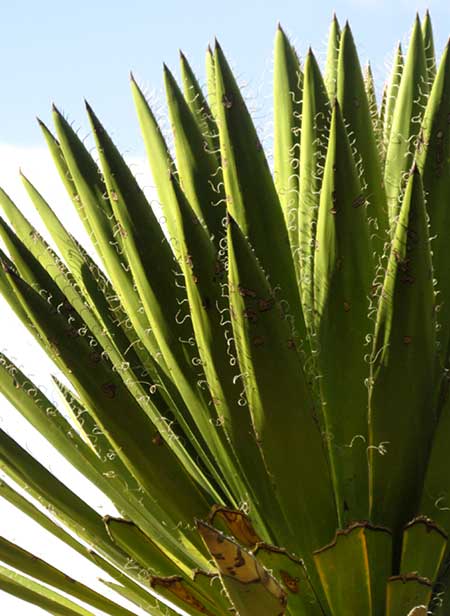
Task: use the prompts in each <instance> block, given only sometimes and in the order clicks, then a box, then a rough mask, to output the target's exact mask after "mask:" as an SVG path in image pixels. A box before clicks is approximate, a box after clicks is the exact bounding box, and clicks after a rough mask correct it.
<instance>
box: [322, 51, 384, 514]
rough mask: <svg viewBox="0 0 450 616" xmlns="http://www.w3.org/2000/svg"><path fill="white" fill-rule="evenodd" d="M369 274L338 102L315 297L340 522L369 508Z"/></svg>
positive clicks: (360, 205) (362, 208) (363, 216)
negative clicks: (367, 343) (365, 356)
mask: <svg viewBox="0 0 450 616" xmlns="http://www.w3.org/2000/svg"><path fill="white" fill-rule="evenodd" d="M345 45H346V44H345V40H344V41H343V42H342V46H341V51H342V49H345ZM372 280H373V264H372V251H371V248H370V240H369V226H368V222H367V213H366V201H365V195H364V192H363V190H362V188H361V185H360V182H359V179H358V174H357V171H356V167H355V163H354V160H353V156H352V150H351V146H350V143H349V139H348V136H347V133H346V130H345V126H344V121H343V118H342V115H341V111H340V107H339V105H338V104H337V103H336V104H335V106H334V110H333V117H332V120H331V128H330V138H329V142H328V152H327V158H326V163H325V170H324V175H323V181H322V189H321V195H320V206H319V216H318V223H317V236H316V252H315V268H314V297H315V315H316V326H315V330H316V332H317V342H318V347H319V354H318V359H317V364H318V368H319V370H320V374H321V379H320V383H319V386H320V390H321V396H322V405H323V408H322V415H323V421H324V428H325V431H326V436H327V441H328V449H329V455H330V463H331V469H332V474H333V482H334V488H335V495H336V505H337V510H338V516H339V523H340V525H341V526H342V525H345V524H347V523H348V522H349V521H354V520H361V519H367V513H368V470H367V454H366V447H367V388H366V385H365V379H366V378H367V376H368V366H367V363H366V362H365V360H364V355H365V351H366V349H365V344H366V336H367V334H368V332H369V331H370V321H369V318H368V310H369V295H370V292H371V286H372ZM342 340H345V345H346V352H345V353H344V354H343V353H342ZM349 375H351V380H349Z"/></svg>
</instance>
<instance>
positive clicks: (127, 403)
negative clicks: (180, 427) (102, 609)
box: [10, 274, 208, 524]
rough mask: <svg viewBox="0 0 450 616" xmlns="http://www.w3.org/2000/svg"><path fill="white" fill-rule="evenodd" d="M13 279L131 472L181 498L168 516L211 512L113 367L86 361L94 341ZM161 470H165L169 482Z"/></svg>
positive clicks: (160, 495)
mask: <svg viewBox="0 0 450 616" xmlns="http://www.w3.org/2000/svg"><path fill="white" fill-rule="evenodd" d="M10 279H11V282H12V285H13V288H14V290H15V292H16V294H17V295H18V297H19V298H20V300H21V301H22V303H23V304H24V305H25V306H26V307H27V310H28V311H29V312H30V313H31V314H32V315H33V320H34V323H35V325H36V327H37V328H38V330H39V331H40V333H41V336H42V337H43V338H45V339H47V340H48V341H49V343H50V344H51V347H52V349H53V354H54V355H55V356H56V357H57V358H58V361H59V363H62V364H63V365H64V366H65V370H66V372H67V373H68V375H69V378H70V380H71V382H72V384H73V385H74V387H75V388H76V389H77V391H78V393H79V395H80V398H81V400H82V402H83V403H84V404H85V405H86V406H87V407H88V408H89V410H90V412H91V413H92V415H93V416H94V417H95V419H96V421H97V423H98V425H99V426H100V427H101V429H102V430H103V432H104V433H105V434H106V435H107V436H108V439H109V440H110V441H111V444H112V445H113V447H114V449H115V450H116V451H117V453H118V455H119V457H120V458H121V460H122V461H123V463H124V464H125V466H126V467H127V468H128V470H129V471H130V472H131V473H132V474H133V475H134V477H135V478H136V480H137V481H138V482H139V483H140V484H142V486H143V487H144V489H146V490H147V491H148V492H149V493H150V494H153V495H154V497H155V498H156V499H157V500H159V501H160V502H161V503H165V501H167V495H168V492H167V489H168V485H169V484H172V488H171V489H170V490H169V492H170V491H173V493H174V494H177V499H176V502H175V501H173V500H172V499H170V500H171V502H172V505H173V506H174V508H172V507H171V506H169V504H168V503H165V504H164V508H165V509H166V511H167V517H168V518H169V519H170V517H171V516H173V518H172V519H174V520H176V521H177V522H178V521H180V520H183V519H185V520H189V519H192V518H193V517H194V516H195V515H196V512H198V511H202V510H203V511H204V510H205V509H204V508H205V506H206V508H207V509H208V504H207V503H208V500H207V497H206V495H205V493H204V492H203V488H201V487H200V486H197V487H196V486H195V483H193V480H192V478H189V477H188V475H187V474H186V472H185V471H184V469H183V467H182V466H181V465H180V464H179V463H178V461H177V459H176V457H175V455H174V454H173V453H172V451H171V450H170V449H169V448H168V447H166V446H165V445H164V441H163V439H161V440H158V439H155V436H156V435H157V434H158V432H157V430H156V428H155V427H154V426H153V425H152V424H151V423H150V421H149V419H148V418H147V417H146V415H145V414H144V412H143V411H142V410H141V409H140V407H138V406H137V404H136V402H135V401H134V399H133V397H132V396H131V394H130V393H129V392H128V390H127V389H126V387H125V385H124V384H123V382H122V380H121V379H120V377H118V376H117V375H116V374H115V372H114V371H113V370H112V369H111V364H110V362H109V361H108V360H106V359H104V358H100V361H97V362H96V364H95V370H93V369H92V368H91V367H90V366H89V365H87V364H86V361H85V359H84V358H85V357H86V356H88V355H89V352H90V348H91V347H90V342H89V340H87V339H86V338H85V337H83V336H79V335H76V336H74V335H73V333H71V329H70V325H68V324H67V322H66V320H65V319H64V317H62V316H61V315H60V314H59V313H58V312H57V311H55V310H54V308H53V307H52V306H51V304H48V302H46V301H45V300H43V299H42V298H41V297H40V296H39V295H38V294H37V293H36V292H35V291H33V290H32V289H31V288H30V287H29V286H28V285H27V284H26V283H25V282H24V281H23V280H21V279H20V278H18V277H16V276H14V275H12V274H10ZM123 409H126V413H124V412H123ZM161 469H164V481H162V475H161ZM172 482H173V483H172ZM158 486H159V487H158ZM177 522H175V524H176V523H177Z"/></svg>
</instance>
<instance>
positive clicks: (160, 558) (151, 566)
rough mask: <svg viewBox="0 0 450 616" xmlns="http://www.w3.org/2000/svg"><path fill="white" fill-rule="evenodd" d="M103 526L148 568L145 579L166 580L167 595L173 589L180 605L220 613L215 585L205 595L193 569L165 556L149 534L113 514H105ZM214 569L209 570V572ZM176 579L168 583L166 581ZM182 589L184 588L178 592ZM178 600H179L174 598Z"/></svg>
mask: <svg viewBox="0 0 450 616" xmlns="http://www.w3.org/2000/svg"><path fill="white" fill-rule="evenodd" d="M105 524H106V528H107V529H108V532H109V534H110V535H111V537H112V539H113V541H114V542H115V543H116V544H117V545H118V546H120V547H121V548H122V549H123V550H124V551H126V552H127V554H130V556H131V557H132V558H133V560H135V561H136V562H137V563H139V564H140V565H141V566H142V567H144V569H145V570H146V572H147V575H148V580H149V582H150V585H152V580H153V579H155V581H156V584H157V585H158V580H159V583H160V585H162V580H163V579H166V580H167V581H168V583H167V586H166V589H167V590H168V597H170V593H173V599H177V598H178V599H181V605H180V607H182V606H183V603H184V608H185V609H188V608H190V607H194V608H195V609H196V611H197V612H200V613H204V614H220V613H221V610H220V603H219V605H216V603H215V591H216V589H215V587H213V586H211V585H210V587H209V592H207V594H206V595H205V594H204V593H203V592H202V590H201V589H199V588H198V587H197V585H196V583H195V581H196V576H195V575H194V572H193V571H186V570H185V568H184V567H181V566H179V565H180V563H176V562H173V561H171V560H170V559H168V558H167V556H166V555H165V554H163V553H162V552H161V551H160V550H159V549H158V547H157V546H156V545H155V544H154V543H153V542H152V540H151V539H150V537H148V536H146V535H145V534H144V533H143V532H142V531H141V530H140V529H139V527H137V526H136V525H135V524H133V523H131V522H127V521H126V520H121V519H118V518H112V517H109V516H107V517H106V518H105ZM213 571H214V570H212V571H211V573H212V572H213ZM209 572H210V571H206V572H205V573H209ZM170 580H172V581H173V582H174V581H175V580H176V583H175V584H173V585H170V583H169V581H170ZM207 588H208V587H207ZM181 589H183V592H181ZM177 604H178V602H177Z"/></svg>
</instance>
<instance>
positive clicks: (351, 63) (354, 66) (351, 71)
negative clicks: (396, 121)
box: [337, 23, 388, 254]
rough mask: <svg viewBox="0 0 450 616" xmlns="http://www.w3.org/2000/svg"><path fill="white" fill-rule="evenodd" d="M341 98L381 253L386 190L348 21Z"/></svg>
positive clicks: (341, 58)
mask: <svg viewBox="0 0 450 616" xmlns="http://www.w3.org/2000/svg"><path fill="white" fill-rule="evenodd" d="M337 100H338V101H339V106H340V108H341V112H342V116H343V118H344V121H345V124H346V127H347V130H348V132H349V134H351V135H352V141H353V140H354V146H355V148H356V151H357V156H358V157H360V162H359V161H358V164H359V167H358V172H359V173H360V174H361V178H362V188H363V194H364V196H365V197H366V199H367V203H368V205H367V217H368V219H369V221H371V222H372V224H371V233H373V235H374V241H373V246H374V248H375V249H376V251H377V253H378V254H381V253H382V251H383V246H384V242H385V240H386V239H387V238H386V232H387V229H388V213H387V203H386V194H385V191H384V185H383V174H382V170H381V165H380V157H379V154H378V149H377V142H376V140H375V135H374V130H373V126H372V119H371V115H370V109H369V103H368V100H367V96H366V91H365V86H364V78H363V74H362V71H361V67H360V64H359V59H358V54H357V51H356V47H355V42H354V40H353V35H352V32H351V30H350V26H349V25H348V23H347V24H345V27H344V29H343V31H342V36H341V44H340V47H339V63H338V74H337Z"/></svg>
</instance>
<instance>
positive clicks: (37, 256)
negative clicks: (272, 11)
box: [0, 14, 450, 616]
mask: <svg viewBox="0 0 450 616" xmlns="http://www.w3.org/2000/svg"><path fill="white" fill-rule="evenodd" d="M181 71H182V82H183V90H181V89H180V88H179V86H178V85H177V82H176V81H175V79H174V77H173V75H172V74H171V72H170V71H169V70H168V69H167V68H165V71H164V78H165V86H166V91H167V103H168V111H169V116H170V122H171V125H172V129H173V140H174V153H173V152H171V151H170V150H169V148H168V146H167V144H166V142H165V140H164V136H163V133H162V132H161V130H160V128H159V126H158V124H157V122H156V120H155V116H154V115H153V113H152V110H151V109H150V107H149V105H148V103H147V100H146V98H145V96H144V95H143V93H142V91H141V90H140V89H139V86H138V85H137V83H136V82H135V80H134V79H132V81H131V86H132V92H133V97H134V101H135V104H136V109H137V113H138V118H139V123H140V126H141V130H142V134H143V138H144V142H145V146H146V150H147V155H148V158H149V161H150V165H151V170H152V174H153V177H154V181H155V184H156V189H157V192H158V198H159V201H160V203H161V206H162V209H163V215H164V222H163V224H160V221H159V220H158V218H157V216H156V215H155V213H154V212H153V210H152V208H151V207H150V205H149V203H148V201H147V198H146V196H145V194H144V192H143V190H142V189H141V188H140V186H139V185H138V183H137V182H136V180H135V178H134V176H133V174H132V172H131V171H130V169H129V168H128V167H127V165H126V164H125V162H124V160H123V158H122V157H121V155H120V153H119V151H118V150H117V148H116V147H115V145H114V144H113V142H112V140H111V138H110V137H109V135H108V133H107V132H106V130H105V129H104V127H103V126H102V124H101V123H100V121H99V119H98V118H97V116H96V115H95V114H94V112H93V111H92V109H91V108H90V107H89V106H87V113H88V117H89V121H90V124H91V128H92V132H93V136H94V138H95V142H96V145H97V154H98V162H96V160H94V158H93V157H92V156H91V154H90V153H89V152H88V151H87V149H86V148H85V146H84V144H83V142H82V141H81V140H80V139H79V137H78V136H77V134H76V132H74V130H73V129H72V128H71V126H70V124H69V123H68V122H67V120H66V119H65V118H64V116H63V115H62V114H61V113H60V112H59V111H58V110H57V109H56V108H55V109H54V110H53V119H54V126H55V134H53V133H52V132H50V130H49V129H48V128H47V127H46V126H44V125H43V124H41V126H42V129H43V132H44V135H45V138H46V141H47V144H48V146H49V148H50V151H51V154H52V156H53V159H54V163H55V165H56V168H57V169H58V171H59V174H60V176H61V179H62V181H63V183H64V185H65V187H66V188H67V191H68V193H69V195H70V197H71V199H72V201H73V204H74V207H75V209H76V211H77V212H78V214H79V215H80V218H81V220H82V222H83V224H84V226H85V228H86V231H87V232H88V234H89V237H90V239H91V240H92V244H93V246H94V247H95V250H96V252H97V255H98V258H99V262H101V267H100V266H99V265H98V264H97V261H95V260H93V259H92V258H91V256H90V255H89V251H87V250H86V249H85V248H84V247H83V246H81V245H80V244H79V242H78V241H77V239H76V238H75V237H74V236H73V235H72V234H71V232H70V230H68V229H66V228H64V226H63V225H62V224H61V222H60V221H59V220H58V218H57V216H56V215H55V213H54V212H53V210H52V209H51V208H50V206H49V204H48V203H47V202H46V201H45V199H44V198H43V196H42V195H41V194H40V193H39V192H38V190H37V188H36V187H35V186H34V185H33V184H31V182H30V181H29V180H28V179H27V178H25V177H23V182H24V185H25V188H26V189H27V191H28V194H29V196H30V198H31V200H32V201H33V203H34V205H35V207H36V210H37V211H38V213H39V214H40V216H41V218H42V220H43V222H44V223H45V225H46V227H47V230H48V232H49V235H50V236H51V238H52V241H53V246H54V247H55V249H56V250H57V252H55V251H54V249H53V248H52V247H51V246H49V244H47V242H46V240H45V239H44V238H43V237H41V235H39V233H38V232H37V231H36V229H34V228H33V227H32V226H31V224H30V223H29V222H28V221H27V220H26V219H25V217H24V216H23V214H22V213H21V211H20V209H19V208H17V207H16V205H15V204H14V203H13V202H12V201H11V200H10V198H9V197H8V196H7V195H6V194H5V193H4V192H3V191H2V192H1V193H0V202H1V205H2V208H3V211H4V213H5V215H6V217H7V219H8V220H9V223H8V222H6V221H5V220H3V219H1V221H0V235H1V238H2V240H3V243H4V246H5V248H6V251H7V254H6V252H2V253H1V262H2V266H3V267H2V270H1V271H0V290H1V292H2V294H3V295H4V297H5V298H6V299H7V300H8V302H9V303H10V305H11V307H12V308H13V309H14V311H15V312H16V314H17V315H18V317H19V318H20V319H21V321H22V322H23V324H24V326H25V327H26V328H27V329H28V330H29V331H30V332H31V333H32V334H33V335H34V336H35V338H36V339H37V340H38V342H39V343H40V344H41V346H42V347H43V348H44V349H45V351H46V352H47V353H48V355H49V356H50V357H51V358H52V360H53V361H54V363H55V365H56V366H57V368H59V369H60V370H61V372H62V373H63V374H64V375H65V377H66V379H67V382H66V383H65V384H64V383H62V382H61V381H59V380H58V379H56V378H55V384H56V386H57V387H58V388H59V391H60V393H61V400H62V403H64V404H65V411H62V407H61V409H59V408H56V407H55V406H54V404H53V403H52V402H51V401H50V400H49V399H47V397H46V396H45V394H44V393H43V392H42V391H40V390H39V388H38V387H37V386H36V385H35V384H33V383H31V382H30V380H29V379H28V378H27V376H26V375H25V374H23V373H22V372H21V371H20V369H19V368H18V367H17V366H15V365H14V364H13V362H12V361H11V360H10V359H9V358H7V357H6V356H2V357H1V358H0V390H1V392H2V393H3V394H4V395H5V397H6V398H7V399H8V400H9V401H10V402H11V403H12V404H13V405H14V406H15V407H16V408H17V410H18V411H19V412H20V413H21V414H22V415H23V416H24V417H26V419H27V420H28V421H29V422H30V423H31V424H32V425H33V426H34V427H35V428H37V429H38V430H39V431H40V432H41V434H43V435H44V436H45V437H46V438H47V439H48V441H49V442H50V443H51V444H52V445H53V446H54V447H56V448H57V449H58V450H59V451H60V452H61V453H62V454H63V455H64V456H65V457H66V458H67V460H68V461H69V462H70V463H71V464H72V465H73V466H74V467H75V468H77V469H78V470H79V471H81V472H82V473H83V474H84V475H85V476H86V477H87V478H88V479H89V480H90V481H92V482H93V483H94V484H95V485H97V486H98V487H99V488H100V489H101V490H102V491H103V492H104V494H105V495H106V496H107V497H109V498H110V499H111V500H112V501H113V502H114V504H115V505H116V507H117V509H118V510H119V511H120V513H121V516H122V517H121V518H120V519H117V518H111V517H107V518H105V519H102V518H101V517H100V516H99V514H98V513H97V512H96V511H94V510H93V509H92V508H91V507H89V506H88V505H87V504H86V503H85V502H84V501H83V500H82V499H81V498H80V497H79V496H77V495H76V494H75V493H74V492H72V491H71V490H70V488H69V487H67V486H65V485H63V484H62V483H61V482H60V481H59V480H58V479H56V478H55V477H54V476H53V475H52V474H51V473H50V472H49V471H48V470H47V469H46V468H44V467H43V466H42V465H41V464H40V463H38V462H37V461H36V460H35V459H33V457H32V456H31V455H30V454H29V453H28V452H27V451H26V450H25V449H23V448H22V447H20V446H19V445H18V444H17V443H16V442H15V441H14V440H13V439H12V438H11V437H10V436H8V435H7V434H6V433H5V432H3V431H1V430H0V465H1V468H2V470H3V471H4V472H5V473H6V475H7V476H8V477H9V478H10V479H11V480H12V483H11V484H10V483H9V482H8V483H2V484H1V485H0V495H1V496H2V497H4V498H6V499H7V500H9V501H10V502H12V503H13V504H14V505H16V506H17V507H18V508H19V509H22V510H23V511H24V512H25V513H27V514H29V515H30V516H31V517H32V518H34V519H35V520H36V521H37V522H38V523H39V524H41V525H42V526H43V527H44V528H46V529H47V530H49V531H50V532H52V533H53V534H54V535H56V536H57V537H58V538H60V539H62V540H63V541H65V542H66V543H67V544H68V545H69V546H71V547H72V548H74V549H75V550H77V551H78V552H79V553H81V554H82V555H83V556H85V557H86V558H88V559H90V560H91V561H93V562H95V563H96V564H98V565H99V566H100V567H102V568H103V569H104V571H105V572H106V573H107V574H108V575H109V576H111V577H112V578H113V579H114V580H115V581H114V582H105V583H106V584H107V585H108V586H109V587H111V588H112V589H114V590H116V591H117V592H118V593H119V594H121V595H122V596H123V597H125V598H127V599H130V600H131V601H132V602H134V603H135V604H136V605H138V606H140V607H142V608H143V609H145V610H147V611H148V612H149V613H150V614H155V615H156V614H164V613H169V612H170V613H173V612H172V610H171V608H167V607H165V606H164V604H163V603H161V602H159V601H157V600H156V599H154V598H153V595H152V590H154V591H156V592H157V593H158V594H159V595H160V596H161V597H162V598H163V599H164V598H166V599H169V600H170V601H171V602H172V603H173V604H175V606H178V607H179V608H181V609H183V610H185V611H186V612H188V613H189V614H192V615H195V614H208V615H210V616H226V615H227V614H229V613H230V609H231V610H232V611H233V609H234V611H235V613H237V614H240V615H241V616H256V615H257V616H281V615H282V614H286V615H290V616H330V615H332V616H344V615H346V614H370V615H372V616H383V615H386V616H407V614H408V613H410V614H416V615H418V614H425V613H426V609H427V606H429V607H430V608H431V609H432V610H433V614H445V613H446V611H447V609H448V605H449V603H448V602H449V599H448V595H447V594H446V593H445V591H446V589H447V586H448V584H449V571H450V567H449V562H450V560H449V558H448V547H447V546H448V544H447V537H448V532H449V531H450V515H449V511H450V502H449V491H450V470H449V469H450V465H449V454H448V443H449V439H450V400H449V398H448V392H447V390H448V362H449V358H448V352H449V342H450V272H449V271H448V264H449V260H448V237H449V236H448V229H449V227H450V111H449V110H450V56H449V49H448V46H447V48H446V49H445V50H444V53H443V55H442V58H441V60H440V63H439V67H437V66H436V61H435V54H434V48H433V37H432V32H431V24H430V20H429V16H428V14H427V15H426V17H425V19H424V21H423V24H421V23H420V20H419V18H417V19H416V22H415V25H414V28H413V32H412V35H411V39H410V42H409V46H408V52H407V55H406V58H405V59H404V58H403V55H402V50H401V48H400V47H399V49H398V51H397V54H396V58H395V62H394V66H393V70H392V75H391V76H390V79H389V81H388V83H387V84H386V87H385V89H384V92H383V98H382V102H381V105H380V108H378V107H377V103H376V94H375V87H374V83H373V78H372V74H371V71H370V67H369V68H368V69H367V71H366V72H365V73H364V74H363V72H362V70H361V67H360V64H359V60H358V56H357V52H356V49H355V44H354V41H353V37H352V33H351V30H350V27H349V26H348V24H346V25H345V27H344V28H343V29H342V32H341V31H340V27H339V24H338V22H337V20H336V18H334V19H333V22H332V26H331V31H330V42H329V51H328V57H327V61H326V67H325V73H324V76H322V73H321V71H320V69H319V66H318V64H317V62H316V59H315V57H314V55H313V53H312V51H309V52H308V54H307V56H306V59H305V62H304V64H303V66H302V65H301V63H300V60H299V57H298V55H297V53H296V51H295V49H294V48H293V47H292V45H291V44H290V42H289V40H288V38H287V37H286V35H285V34H284V32H283V31H282V29H281V28H279V29H278V31H277V34H276V42H275V62H274V164H273V171H272V170H271V167H270V166H269V164H268V161H267V158H266V154H265V152H264V150H263V147H262V145H261V142H260V140H259V138H258V134H257V131H256V130H255V127H254V125H253V122H252V119H251V116H250V114H249V111H248V109H247V107H246V104H245V101H244V99H243V97H242V94H241V92H240V90H239V88H238V86H237V84H236V81H235V79H234V77H233V74H232V72H231V70H230V67H229V65H228V63H227V60H226V59H225V56H224V54H223V52H222V49H221V48H220V46H219V45H218V44H216V47H215V49H214V51H212V50H208V54H207V90H208V92H207V96H205V95H204V93H203V91H202V89H201V88H200V86H199V84H198V82H197V80H196V77H195V76H194V74H193V73H192V71H191V69H190V67H189V64H188V62H187V60H186V58H185V57H184V56H183V55H182V56H181ZM173 154H174V159H173V158H172V156H173ZM68 417H70V420H69V419H68ZM17 486H19V487H20V488H23V489H24V490H25V491H26V495H27V497H26V498H25V497H24V496H23V495H22V493H21V492H20V491H18V490H17V489H16V488H17ZM34 501H37V502H39V503H40V504H41V505H43V506H44V509H43V510H42V509H40V508H37V507H36V506H35V503H34ZM68 531H69V532H68ZM75 536H76V537H78V539H75V538H74V537H75ZM87 546H88V547H87ZM0 560H1V561H2V562H3V563H4V564H5V566H4V567H2V568H1V569H0V588H1V589H3V590H6V591H7V592H10V593H12V594H15V595H17V596H18V597H21V598H23V599H26V600H28V601H31V602H34V603H36V604H37V605H39V606H41V607H43V608H44V609H46V610H47V611H48V612H49V613H51V614H58V615H60V614H61V615H74V614H77V615H85V616H87V615H88V614H90V612H89V609H88V607H81V606H80V604H79V603H78V602H77V600H81V601H82V602H84V605H86V606H91V607H92V608H97V609H100V610H102V611H103V612H104V613H106V614H111V615H114V616H116V615H120V616H126V615H129V614H131V612H130V611H128V610H127V609H125V608H123V607H121V606H119V605H118V604H116V603H114V602H113V601H111V600H110V599H107V598H106V597H104V596H103V595H101V594H99V593H97V592H94V591H93V590H92V589H89V588H87V587H86V586H84V585H83V584H81V583H79V582H76V581H74V580H71V579H69V578H67V576H65V575H63V574H62V573H60V572H59V571H57V570H56V569H54V568H53V567H51V566H50V565H49V564H47V563H45V562H43V561H41V560H39V559H36V558H35V557H34V556H33V555H31V554H29V553H28V552H26V551H24V550H22V549H20V548H18V547H16V546H15V545H13V544H12V543H10V542H9V541H7V540H6V539H1V538H0ZM19 572H20V573H19ZM49 587H52V588H54V589H55V590H50V588H49ZM58 591H62V592H64V593H68V594H69V595H71V596H72V597H74V599H75V601H69V600H68V599H67V598H65V596H63V595H61V594H60V593H59V592H58Z"/></svg>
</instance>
